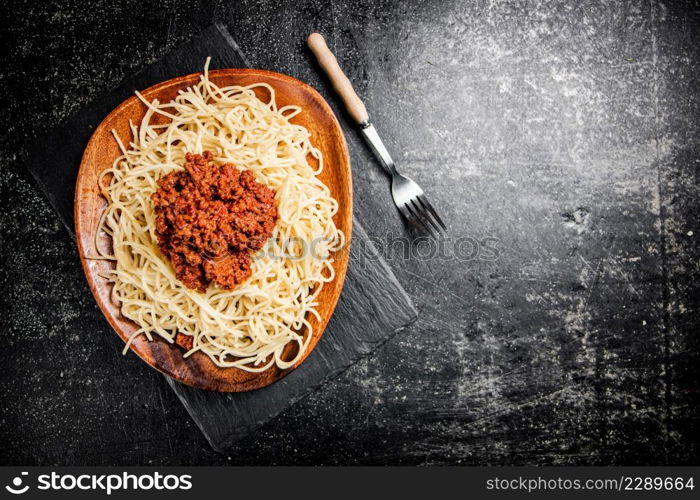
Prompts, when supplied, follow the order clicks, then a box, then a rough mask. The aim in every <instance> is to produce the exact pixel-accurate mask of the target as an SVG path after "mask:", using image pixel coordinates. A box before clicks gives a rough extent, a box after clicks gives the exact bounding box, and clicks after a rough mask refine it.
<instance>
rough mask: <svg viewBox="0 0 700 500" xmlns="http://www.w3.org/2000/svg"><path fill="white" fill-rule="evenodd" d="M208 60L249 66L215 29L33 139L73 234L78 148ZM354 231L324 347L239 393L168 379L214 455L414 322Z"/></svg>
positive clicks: (34, 159)
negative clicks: (127, 104)
mask: <svg viewBox="0 0 700 500" xmlns="http://www.w3.org/2000/svg"><path fill="white" fill-rule="evenodd" d="M207 56H211V57H212V63H211V67H212V69H214V68H238V67H248V66H249V64H248V63H247V61H246V59H245V56H244V55H243V54H242V52H241V51H240V49H239V48H238V45H237V44H236V43H235V41H234V40H233V38H232V37H231V35H230V34H229V33H228V31H227V30H226V28H225V27H224V26H223V25H220V24H216V25H213V26H211V27H210V28H207V29H206V30H204V31H203V32H202V33H201V34H200V35H199V36H198V37H197V38H196V39H193V40H192V41H190V42H188V43H187V44H185V45H183V46H181V47H179V48H177V49H175V50H173V51H172V52H171V53H170V54H168V55H167V56H166V57H164V58H163V59H162V60H160V61H158V62H156V63H154V64H152V65H150V66H148V67H146V68H144V70H143V71H141V72H139V73H138V74H136V75H134V76H132V77H129V78H127V79H125V80H124V81H123V82H122V83H121V84H120V86H119V87H118V88H116V89H115V90H113V91H111V92H109V93H107V94H105V95H104V96H102V97H101V98H100V99H98V100H97V101H96V102H94V103H92V104H91V105H90V106H88V107H86V108H85V109H83V110H82V111H80V112H78V113H77V114H75V115H74V116H73V117H72V118H70V119H69V120H68V121H67V122H66V123H64V124H63V125H62V126H61V127H59V128H58V129H56V130H54V131H53V132H52V133H50V134H49V135H47V136H45V137H43V138H42V139H40V140H39V141H37V143H36V144H35V146H34V147H33V148H32V149H31V151H30V152H29V154H28V156H27V167H28V169H29V171H30V172H31V173H32V175H33V176H34V178H35V179H36V181H37V183H38V184H39V186H40V187H41V188H42V190H43V191H44V193H45V194H46V196H47V197H48V198H49V200H50V202H51V204H52V205H53V207H54V209H55V210H56V212H57V213H58V215H59V216H60V217H61V220H62V221H63V223H64V224H65V225H66V227H67V228H68V230H69V231H70V232H71V234H73V197H74V185H75V179H76V175H77V172H78V166H79V164H80V159H81V157H82V153H83V149H84V147H85V145H86V144H87V142H88V140H89V138H90V136H91V135H92V132H93V130H94V129H95V127H96V126H97V125H98V124H99V123H100V122H101V121H102V119H103V118H104V117H105V116H106V115H107V114H108V113H109V112H110V111H111V110H112V109H113V108H114V107H116V106H117V105H118V104H119V103H121V102H122V101H123V100H124V99H126V98H128V97H130V96H131V95H133V92H134V90H139V89H144V88H146V87H149V86H151V85H153V84H155V83H158V82H160V81H163V80H167V79H169V78H172V77H174V76H179V75H185V74H189V73H195V72H197V71H201V69H202V66H203V64H204V60H205V59H206V57H207ZM270 69H273V70H274V68H270ZM353 225H354V228H353V242H352V247H351V251H350V264H349V268H348V272H347V276H346V280H345V286H344V289H343V292H342V295H341V297H340V301H339V303H338V305H337V307H336V310H335V314H334V315H333V317H332V318H331V320H330V322H329V324H328V326H327V328H326V332H325V333H324V335H323V337H322V339H321V341H320V342H319V344H318V346H317V347H316V349H315V350H314V351H313V352H312V354H311V355H310V356H309V358H308V359H307V360H306V361H305V362H304V364H302V365H301V366H300V367H299V368H297V369H296V370H294V371H293V372H292V373H291V374H289V375H288V376H287V377H285V378H284V379H282V380H281V381H279V382H277V383H275V384H273V385H271V386H268V387H265V388H263V389H259V390H256V391H250V392H244V393H228V394H225V393H217V392H209V391H203V390H200V389H196V388H192V387H189V386H185V385H182V384H179V383H178V382H176V381H174V380H172V379H170V378H167V377H166V379H167V381H168V383H169V384H170V386H171V387H172V388H173V390H174V391H175V393H176V394H177V396H178V397H179V398H180V400H181V401H182V403H183V404H184V405H185V407H186V408H187V411H188V412H189V414H190V415H191V416H192V418H193V419H194V420H195V422H196V423H197V425H198V426H199V428H200V429H201V430H202V432H203V433H204V435H205V436H206V438H207V440H208V441H209V443H210V444H211V445H212V447H214V448H215V449H216V450H219V451H224V450H226V449H227V448H230V447H231V446H232V445H233V443H235V442H236V441H237V440H238V439H240V438H242V437H243V436H245V435H246V434H248V433H249V432H251V431H252V430H254V429H255V428H257V427H259V426H260V425H262V424H263V423H265V422H266V421H268V420H270V419H271V418H272V417H274V416H275V415H277V414H278V413H280V412H282V411H283V410H284V409H285V408H288V407H289V406H291V405H292V404H294V403H295V402H297V401H299V400H300V399H302V398H303V397H304V396H306V395H308V394H309V393H310V392H312V391H314V390H315V389H317V388H318V387H320V386H321V385H323V384H324V383H325V382H327V381H328V380H330V379H331V378H333V377H335V376H337V375H338V374H340V373H342V372H343V371H344V370H346V369H347V368H348V367H350V366H351V365H352V364H354V363H355V362H357V361H358V360H359V359H361V358H362V357H364V356H367V355H368V354H370V353H372V352H373V351H374V350H375V349H377V348H378V347H379V346H381V345H382V344H383V343H384V342H386V341H387V340H389V339H390V338H391V337H392V336H393V335H394V334H395V333H396V332H398V331H399V330H401V329H402V328H404V327H406V326H407V325H409V324H411V323H412V322H413V321H415V319H416V317H417V313H416V310H415V309H414V308H413V305H412V304H411V301H410V299H409V298H408V296H407V295H406V293H405V291H404V290H403V288H402V287H401V285H400V284H399V283H398V281H397V280H396V278H395V276H394V274H393V273H392V272H391V270H390V269H389V267H388V265H387V264H386V262H385V261H384V260H383V259H382V258H381V256H380V255H379V254H378V252H377V251H376V249H375V248H374V246H373V245H372V243H371V242H370V240H369V238H368V237H367V234H366V233H365V231H364V229H363V228H362V226H361V224H360V223H359V222H358V221H357V220H355V221H353ZM105 330H107V323H106V322H105ZM105 334H107V333H105Z"/></svg>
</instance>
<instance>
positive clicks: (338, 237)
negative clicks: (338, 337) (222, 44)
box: [75, 60, 352, 392]
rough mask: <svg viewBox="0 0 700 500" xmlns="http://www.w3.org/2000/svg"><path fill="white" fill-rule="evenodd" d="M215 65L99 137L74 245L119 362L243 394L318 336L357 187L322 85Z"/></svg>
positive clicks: (130, 112)
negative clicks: (140, 363)
mask: <svg viewBox="0 0 700 500" xmlns="http://www.w3.org/2000/svg"><path fill="white" fill-rule="evenodd" d="M208 66H209V60H207V61H206V63H205V66H204V71H203V72H202V73H196V74H191V75H187V76H183V77H179V78H174V79H172V80H168V81H165V82H162V83H159V84H157V85H154V86H153V87H150V88H148V89H146V90H143V91H141V92H135V95H134V96H133V97H131V98H129V99H127V100H126V101H124V102H123V103H122V104H121V105H119V106H118V107H117V108H115V109H114V110H113V111H112V112H111V113H110V114H109V115H108V116H107V117H106V118H105V119H104V120H103V121H102V123H101V124H100V125H99V126H98V127H97V128H96V129H95V132H94V133H93V135H92V138H91V139H90V141H89V143H88V145H87V147H86V149H85V153H84V155H83V158H82V162H81V165H80V171H79V173H78V180H77V183H76V190H75V192H76V195H75V226H76V238H77V243H78V250H79V253H80V258H81V262H82V265H83V270H84V271H85V275H86V277H87V281H88V284H89V286H90V289H91V291H92V293H93V295H94V296H95V299H96V301H97V303H98V305H99V307H100V308H101V310H102V312H103V313H104V315H105V317H106V318H107V320H108V321H109V323H110V325H111V326H112V327H113V328H114V330H115V331H116V332H117V334H118V335H119V336H120V337H121V338H122V339H123V340H124V342H125V347H124V352H125V353H128V352H129V351H133V352H135V353H136V354H137V355H138V356H140V357H141V358H142V359H143V360H144V361H146V362H147V363H148V364H149V365H151V366H152V367H154V368H156V369H158V370H160V371H161V372H163V373H165V374H167V375H169V376H170V377H172V378H174V379H175V380H177V381H179V382H182V383H185V384H188V385H192V386H195V387H199V388H202V389H208V390H216V391H224V392H239V391H247V390H253V389H258V388H261V387H264V386H266V385H269V384H271V383H273V382H275V381H277V380H279V379H280V378H282V377H284V376H285V375H286V374H288V373H289V372H290V371H291V370H293V369H294V368H296V367H298V366H299V365H300V364H301V363H302V362H303V361H304V360H305V359H306V358H307V356H308V355H309V354H310V353H311V351H312V350H313V348H314V347H315V346H316V344H317V343H318V341H319V340H320V338H321V336H322V334H323V331H324V329H325V327H326V324H327V323H328V320H329V319H330V317H331V315H332V314H333V311H334V309H335V305H336V303H337V301H338V298H339V296H340V293H341V290H342V287H343V282H344V279H345V272H346V270H347V265H348V258H349V243H350V237H351V232H352V180H351V175H350V160H349V155H348V150H347V145H346V143H345V138H344V136H343V133H342V130H341V128H340V126H339V124H338V121H337V119H336V118H335V116H334V114H333V112H332V110H331V108H330V106H329V105H328V104H327V103H326V101H325V100H324V99H323V98H322V97H321V96H320V95H319V94H318V92H316V91H315V90H314V89H313V88H311V87H310V86H308V85H306V84H305V83H303V82H301V81H299V80H296V79H294V78H292V77H289V76H286V75H282V74H279V73H273V72H270V71H264V70H253V69H222V70H211V71H210V70H209V69H208Z"/></svg>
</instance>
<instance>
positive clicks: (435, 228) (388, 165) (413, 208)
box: [360, 121, 447, 237]
mask: <svg viewBox="0 0 700 500" xmlns="http://www.w3.org/2000/svg"><path fill="white" fill-rule="evenodd" d="M360 130H361V131H362V134H363V135H364V136H365V139H367V142H368V143H369V145H370V146H371V147H372V150H374V152H375V154H376V155H377V157H378V158H379V160H380V161H381V163H382V165H383V166H384V168H385V169H386V170H387V172H388V173H389V174H390V175H391V194H392V196H393V198H394V203H396V206H397V207H398V209H399V211H400V212H401V215H403V216H404V217H405V218H406V220H408V221H409V222H411V223H412V224H415V225H417V226H420V227H422V228H424V229H425V230H426V231H427V232H428V233H429V234H431V235H433V236H435V237H438V236H439V235H440V234H441V233H444V232H446V231H447V226H446V225H445V223H444V222H443V221H442V219H441V218H440V216H439V215H438V214H437V211H436V210H435V209H434V208H433V206H432V205H431V204H430V202H429V201H428V199H427V198H426V197H425V194H424V193H423V190H422V189H421V188H420V186H419V185H418V184H416V183H415V182H414V181H412V180H411V179H409V178H408V177H406V176H405V175H401V174H400V173H398V171H397V170H396V165H395V164H394V160H392V158H391V155H390V154H389V151H387V149H386V147H385V146H384V143H383V142H382V140H381V138H380V137H379V134H378V133H377V129H375V128H374V125H372V124H371V123H370V122H369V121H364V122H362V123H360Z"/></svg>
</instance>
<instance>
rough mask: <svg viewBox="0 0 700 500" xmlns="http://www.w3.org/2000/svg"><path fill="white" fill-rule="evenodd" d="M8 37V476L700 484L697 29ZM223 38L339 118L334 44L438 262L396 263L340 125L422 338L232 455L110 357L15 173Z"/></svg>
mask: <svg viewBox="0 0 700 500" xmlns="http://www.w3.org/2000/svg"><path fill="white" fill-rule="evenodd" d="M4 16H5V19H4V20H3V22H2V23H0V30H1V33H0V35H1V36H2V39H3V40H4V42H3V54H2V66H3V69H2V73H1V74H0V78H1V80H0V81H1V82H2V88H3V90H4V92H3V95H4V100H3V106H2V110H1V111H0V112H1V113H2V114H1V115H0V123H2V125H3V128H4V130H5V131H6V133H4V134H3V136H2V139H1V142H0V147H1V158H2V162H1V164H0V165H1V166H0V169H1V170H0V189H1V190H2V197H1V200H2V201H1V204H2V221H1V222H2V226H1V228H2V252H1V253H0V254H1V255H2V273H1V276H0V301H1V304H2V314H1V315H0V316H1V317H2V327H1V328H0V332H1V334H2V336H3V339H4V343H3V345H4V348H3V349H1V350H0V370H2V378H1V379H0V400H1V401H2V403H1V404H0V408H1V410H0V411H1V413H0V449H1V450H2V452H1V453H0V463H2V464H225V463H248V464H251V463H253V464H383V463H402V464H424V463H462V464H693V463H694V464H697V462H698V455H699V450H698V447H699V446H700V436H699V431H698V429H700V422H699V418H698V404H699V402H700V401H699V400H700V395H699V393H698V386H699V381H698V380H699V377H698V376H699V375H700V368H698V366H699V364H700V359H699V354H700V352H699V344H700V341H699V340H698V334H699V333H700V332H698V327H697V324H698V305H699V299H698V297H699V293H698V292H699V290H698V288H699V287H698V281H699V280H700V269H699V264H698V257H699V253H698V247H697V241H698V237H699V236H700V227H698V226H699V225H698V213H699V203H700V202H699V201H698V194H699V189H698V179H697V175H698V168H699V167H700V122H699V121H698V118H699V116H700V94H699V93H698V89H699V88H700V87H699V86H700V66H699V64H700V48H699V43H700V5H699V4H698V3H697V2H690V3H678V2H673V3H671V2H665V3H661V2H658V1H653V0H652V1H632V0H629V1H620V2H589V1H577V2H573V1H572V2H558V1H544V0H533V1H518V2H498V1H479V0H476V1H473V2H461V1H451V2H438V1H434V2H429V1H424V2H398V1H395V2H389V1H371V0H367V1H361V2H352V1H347V0H336V1H333V2H326V1H323V0H317V1H310V0H292V1H288V0H279V1H274V2H272V1H271V2H248V1H244V2H233V1H231V2H226V1H218V2H217V1H199V2H197V1H190V2H186V1H174V0H163V1H159V2H143V1H122V2H113V1H95V0H92V1H85V2H75V1H67V0H62V1H57V2H8V3H6V4H5V5H4ZM213 21H222V22H224V23H225V24H226V25H227V26H228V28H229V30H230V31H231V33H232V34H233V36H234V38H235V39H236V40H237V42H238V43H239V45H240V46H241V48H242V50H243V52H244V53H245V54H246V55H247V57H248V58H249V59H250V61H251V63H252V65H253V66H257V67H261V68H267V69H273V70H276V71H281V72H284V73H288V74H290V75H293V76H295V77H298V78H300V79H302V80H304V81H307V82H309V83H311V84H312V85H314V86H315V87H316V88H318V89H319V90H321V92H322V93H324V94H325V95H326V96H327V97H329V99H330V100H331V102H332V104H333V105H334V106H336V109H339V108H338V107H337V103H338V101H337V100H336V99H335V98H333V97H332V94H331V93H330V91H329V85H328V84H327V82H326V81H325V80H324V79H323V78H322V77H321V76H320V75H319V73H318V71H317V68H316V67H315V66H314V65H313V63H312V61H311V59H310V57H309V55H308V53H307V51H306V50H305V49H304V39H305V37H306V35H307V34H308V33H309V32H311V31H316V30H317V31H320V32H322V33H324V34H325V35H326V36H327V39H328V41H329V45H330V47H331V48H332V50H334V51H335V52H336V54H337V56H338V59H339V60H340V62H341V64H342V65H343V67H344V68H345V70H346V71H347V73H348V74H349V76H350V78H351V79H352V80H353V82H355V84H356V87H357V89H358V91H359V93H360V94H361V95H362V96H363V97H364V98H365V100H366V103H367V107H368V108H369V110H370V113H371V115H372V116H373V117H374V121H375V123H376V124H377V126H378V128H379V130H380V132H381V134H382V135H383V136H384V138H385V141H386V142H387V144H388V146H389V148H390V149H391V151H393V152H394V156H395V157H396V159H397V161H398V163H399V165H400V166H401V168H402V169H403V170H404V171H405V172H406V173H408V174H409V175H410V176H412V177H414V178H415V179H416V180H418V181H419V182H420V183H421V184H422V185H423V186H424V188H425V189H426V190H427V191H428V193H429V194H430V197H431V198H432V199H433V201H434V202H435V204H436V205H437V206H438V207H439V209H440V211H441V212H442V213H443V214H444V216H445V218H446V219H447V220H449V223H450V235H451V238H450V240H448V241H447V242H446V244H445V245H444V248H443V249H442V251H441V253H440V254H439V255H432V253H434V252H433V251H434V250H435V248H434V247H433V246H431V245H430V244H429V243H427V242H425V241H418V242H414V243H413V244H412V245H411V246H410V247H404V246H403V245H404V244H403V242H402V240H401V237H402V235H403V229H402V224H401V221H400V218H399V216H398V215H397V213H396V211H395V209H394V207H393V205H392V204H391V201H390V197H389V192H388V187H387V181H386V179H385V177H384V175H383V173H382V171H381V169H380V168H379V166H378V165H377V164H376V163H375V162H374V161H373V160H372V159H371V156H370V154H369V153H368V151H367V149H366V148H365V147H364V145H363V144H362V142H361V141H360V138H359V137H358V135H357V134H356V133H355V132H354V130H353V129H352V127H351V126H350V123H349V121H348V120H347V117H346V116H345V115H343V114H342V113H341V114H340V116H341V119H342V121H343V122H344V126H345V128H346V131H347V136H348V140H349V143H350V147H351V150H352V156H353V169H354V171H353V176H354V181H355V195H356V206H355V214H356V216H357V217H359V218H360V220H361V221H362V222H363V224H364V226H365V228H366V229H367V230H368V232H369V233H370V235H371V236H372V237H373V238H374V239H376V241H377V242H378V243H379V244H380V246H381V247H382V248H383V251H384V254H385V257H386V258H387V260H388V261H389V263H390V264H391V266H392V267H393V269H394V271H395V273H396V274H397V276H398V278H399V280H400V281H401V282H402V283H403V285H404V287H405V288H406V290H407V291H408V293H409V294H410V295H411V296H412V298H413V300H414V303H415V304H416V306H417V308H418V309H419V312H420V317H419V320H418V322H417V323H416V324H415V325H414V326H413V327H411V328H410V329H409V330H407V331H405V332H403V333H402V334H400V335H398V336H397V337H396V338H395V339H394V340H393V341H391V342H390V343H389V344H387V345H386V346H385V347H384V348H383V349H382V350H381V351H379V352H378V353H377V354H376V355H375V356H373V357H371V358H369V359H367V360H365V361H363V362H362V363H360V364H359V365H356V366H355V367H353V368H352V369H350V370H349V371H348V372H346V373H345V374H344V375H342V376H341V377H340V378H338V379H337V380H335V381H334V382H332V383H330V384H328V385H327V386H325V387H324V388H323V389H321V390H320V391H319V392H318V393H316V394H314V395H313V396H311V397H309V398H307V399H306V400H304V401H302V402H301V403H299V404H298V405H296V406H295V407H293V408H292V409H290V410H288V411H287V412H285V413H284V414H283V415H281V416H279V417H278V418H276V419H274V420H272V421H270V422H269V423H268V424H267V425H265V426H264V427H263V428H262V429H260V430H259V431H258V432H256V433H254V434H252V435H250V436H249V437H248V438H246V439H244V440H243V441H242V442H240V444H239V446H238V447H237V448H235V449H233V450H232V451H231V452H230V453H229V454H227V455H219V454H217V453H215V452H213V451H212V450H211V449H210V448H209V447H208V445H207V444H206V442H205V440H204V438H203V437H202V435H201V434H200V433H199V431H198V429H197V428H196V427H195V426H194V424H193V423H192V421H191V420H190V419H189V417H188V415H187V413H186V412H185V409H184V408H183V407H182V405H181V404H180V403H179V401H178V400H177V398H176V397H175V395H174V394H173V393H172V391H171V390H170V389H169V388H168V386H167V384H166V383H165V380H164V379H163V377H161V376H160V375H158V374H157V373H156V372H154V371H153V370H151V369H150V368H148V367H147V366H146V365H145V364H143V363H142V362H141V361H139V360H138V359H137V358H136V357H135V356H133V355H132V356H126V357H122V356H121V354H120V351H121V342H120V341H119V340H118V338H117V336H116V335H114V334H113V333H111V332H109V331H108V329H107V328H106V326H105V321H104V320H103V319H102V317H101V315H100V313H99V310H98V309H97V307H96V305H95V304H94V301H93V299H92V296H91V295H90V293H89V291H88V288H87V286H86V284H85V280H84V278H83V276H82V272H81V270H80V264H79V261H78V257H77V253H76V250H75V248H74V244H73V241H72V239H71V238H70V236H69V235H68V232H67V231H66V230H65V229H64V228H63V226H62V225H61V223H60V222H59V220H58V218H57V217H56V216H55V214H54V213H53V212H52V210H51V208H50V207H49V205H48V203H47V201H46V200H45V198H44V197H43V195H42V194H41V193H40V192H39V190H38V189H37V187H36V185H35V183H34V181H33V179H32V178H31V176H30V175H29V174H28V173H27V171H26V169H25V167H24V164H23V155H24V152H25V151H26V149H27V148H28V147H30V146H31V144H32V143H33V141H34V139H35V138H36V137H37V136H38V135H40V134H42V133H45V132H46V131H48V130H50V129H51V128H52V127H54V126H56V125H58V124H59V123H61V122H62V121H63V120H65V119H66V118H67V117H68V116H70V115H71V114H72V113H74V112H75V111H77V110H78V109H80V108H81V107H82V106H84V105H86V104H87V103H89V102H90V101H91V100H93V99H95V98H96V97H97V96H99V95H100V94H101V93H103V92H104V91H106V90H108V89H110V88H112V87H114V86H115V85H116V84H118V83H119V81H120V80H121V79H122V78H123V77H124V76H126V75H128V74H131V73H133V72H135V71H137V70H138V69H139V68H140V67H141V66H142V65H144V64H146V63H150V62H152V61H154V60H156V59H158V58H159V57H161V56H162V55H163V54H165V53H166V52H168V51H169V50H171V49H172V48H174V47H175V46H177V45H178V44H179V43H181V42H183V41H185V40H187V39H188V38H189V37H191V36H192V35H194V34H196V33H197V32H199V31H200V30H201V29H202V28H203V27H205V26H207V25H209V24H210V23H212V22H213ZM173 76H175V75H173ZM470 247H474V248H476V249H477V251H476V252H470V251H469V250H470ZM490 248H496V253H495V254H494V252H493V251H492V250H490ZM404 250H406V253H408V254H409V255H404V253H405V252H404ZM406 257H408V258H406Z"/></svg>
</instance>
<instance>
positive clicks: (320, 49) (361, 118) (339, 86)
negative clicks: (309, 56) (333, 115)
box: [306, 33, 369, 124]
mask: <svg viewBox="0 0 700 500" xmlns="http://www.w3.org/2000/svg"><path fill="white" fill-rule="evenodd" d="M306 43H307V45H308V46H309V48H310V49H311V52H313V53H314V56H316V60H317V61H318V64H319V65H320V66H321V68H322V69H323V71H325V73H326V75H328V78H330V80H331V83H332V84H333V88H334V89H335V91H336V92H337V93H338V95H339V96H340V98H341V99H342V100H343V104H344V105H345V109H347V110H348V113H349V114H350V116H351V117H352V119H353V120H355V121H356V122H357V123H358V124H360V123H363V122H366V121H368V120H369V115H368V114H367V109H366V108H365V105H364V103H363V102H362V99H360V98H359V97H358V95H357V93H356V92H355V89H353V88H352V83H350V80H348V77H347V76H345V73H343V70H342V69H340V66H339V65H338V60H337V59H336V58H335V56H334V55H333V52H331V50H330V49H329V48H328V45H326V40H324V38H323V36H322V35H320V34H319V33H311V34H310V35H309V38H307V39H306Z"/></svg>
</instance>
